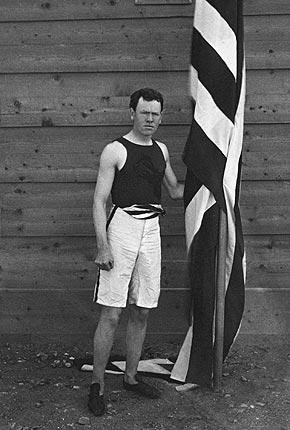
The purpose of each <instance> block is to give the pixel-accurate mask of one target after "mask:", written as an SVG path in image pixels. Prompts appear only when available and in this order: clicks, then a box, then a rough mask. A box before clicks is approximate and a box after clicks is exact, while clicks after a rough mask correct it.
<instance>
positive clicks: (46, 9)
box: [0, 0, 290, 22]
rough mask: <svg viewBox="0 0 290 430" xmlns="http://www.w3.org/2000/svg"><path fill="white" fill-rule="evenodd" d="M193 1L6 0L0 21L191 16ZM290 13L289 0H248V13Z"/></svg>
mask: <svg viewBox="0 0 290 430" xmlns="http://www.w3.org/2000/svg"><path fill="white" fill-rule="evenodd" d="M193 8H194V1H193V4H189V5H182V7H181V6H180V5H178V4H177V5H171V4H166V5H162V6H159V5H155V6H154V5H150V6H144V5H137V6H136V5H135V4H134V1H126V2H119V1H111V2H108V1H107V0H98V1H97V2H96V1H95V2H92V1H91V0H82V1H80V0H69V1H68V0H49V1H45V2H44V1H40V0H25V3H23V1H21V0H10V1H9V2H7V1H6V0H1V1H0V21H2V22H5V21H8V22H9V21H52V20H82V19H85V20H87V19H113V18H138V17H150V18H154V17H156V16H159V17H162V16H163V17H169V16H192V14H193ZM287 13H288V14H289V13H290V6H289V2H288V0H267V1H265V0H246V1H245V2H244V14H245V15H270V14H274V15H278V14H287Z"/></svg>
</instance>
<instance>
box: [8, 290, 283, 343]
mask: <svg viewBox="0 0 290 430" xmlns="http://www.w3.org/2000/svg"><path fill="white" fill-rule="evenodd" d="M0 296H1V302H2V304H3V311H2V312H1V315H0V322H1V324H0V327H1V328H0V334H8V333H9V334H23V335H25V334H32V333H33V334H34V335H43V334H45V335H47V336H51V335H53V334H60V333H61V334H65V333H67V334H70V333H74V334H75V335H79V334H81V333H83V334H84V335H85V336H86V337H88V336H91V337H92V336H93V332H94V329H95V325H96V317H97V314H98V307H97V306H96V305H95V304H93V303H92V301H91V293H90V292H88V291H82V290H80V291H76V292H70V293H69V294H68V292H67V291H50V292H45V291H41V292H40V291H27V292H23V293H19V291H15V292H13V291H1V292H0ZM289 298H290V291H289V290H288V291H283V290H282V291H281V290H278V291H266V292H265V291H263V292H259V291H255V290H254V291H253V290H248V291H247V295H246V309H245V313H244V318H243V322H242V328H241V333H243V334H244V333H247V334H254V333H260V334H286V333H289V327H290V324H289V323H290V315H289V306H288V303H289ZM187 301H188V293H187V292H186V291H184V292H180V291H178V292H177V291H163V292H162V294H161V298H160V304H159V308H157V309H154V310H152V311H151V313H150V316H149V324H148V334H150V333H159V334H160V335H163V334H167V335H168V334H169V335H170V334H172V335H175V334H178V333H180V334H181V333H184V334H185V333H186V330H187V327H188V325H187V313H186V309H187ZM125 321H126V314H125V313H123V315H122V321H121V323H120V328H119V333H120V332H122V331H124V329H125Z"/></svg>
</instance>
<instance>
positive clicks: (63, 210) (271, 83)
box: [0, 0, 290, 339]
mask: <svg viewBox="0 0 290 430" xmlns="http://www.w3.org/2000/svg"><path fill="white" fill-rule="evenodd" d="M153 3H154V2H153ZM155 3H158V1H157V2H156V1H155ZM161 3H162V2H161ZM163 3H164V2H163ZM165 3H166V2H165ZM168 3H170V2H168ZM192 14H193V5H192V4H191V5H190V4H189V5H186V4H183V5H182V4H179V5H173V4H163V5H158V4H155V5H154V4H153V5H138V6H137V5H135V4H134V0H99V1H96V0H95V1H91V0H70V1H67V0H48V1H45V0H26V1H25V2H23V1H20V0H9V1H8V0H0V58H1V62H0V94H1V101H0V109H1V115H0V120H1V124H0V126H1V128H0V151H1V157H0V204H1V218H0V220H1V238H0V258H1V262H0V266H1V267H0V299H1V302H0V306H1V313H0V333H1V334H2V335H5V334H13V335H18V336H19V335H20V336H22V335H37V336H39V339H46V337H47V336H62V337H65V336H69V335H70V336H71V335H73V336H77V335H78V336H83V335H85V336H86V337H87V338H88V339H90V337H91V335H92V333H93V330H94V326H95V321H96V318H97V309H96V308H97V307H96V305H94V304H93V303H92V292H93V286H94V280H95V276H96V270H95V266H94V263H93V259H94V254H95V238H94V231H93V224H92V214H91V212H92V211H91V207H92V197H93V190H94V185H95V180H96V176H97V165H98V159H99V155H100V152H101V150H102V148H103V146H104V145H105V143H107V142H109V141H110V140H112V139H113V138H115V137H117V136H120V135H122V134H124V133H125V132H126V131H127V130H128V129H129V127H130V118H129V115H128V108H127V105H128V96H129V95H130V94H131V92H132V91H134V90H136V89H137V88H139V87H141V86H145V85H146V86H152V87H156V88H157V89H159V90H160V91H161V92H163V93H164V95H165V98H166V111H165V116H164V121H163V125H162V126H161V128H160V131H159V132H158V137H159V138H160V139H162V140H163V141H164V142H166V143H167V144H168V148H169V151H170V153H171V158H172V164H173V167H174V169H175V171H176V173H177V175H178V177H179V179H180V180H183V179H184V174H185V169H184V166H183V164H182V162H181V152H182V150H183V146H184V143H185V140H186V136H187V133H188V129H189V123H190V117H191V115H190V105H189V100H188V96H187V79H188V76H187V70H188V60H189V49H190V37H191V25H192ZM289 16H290V4H289V1H288V0H245V32H246V52H247V69H248V70H247V102H246V115H245V120H246V125H245V139H244V156H243V160H244V167H243V184H242V198H241V209H242V216H243V225H244V233H245V242H246V248H247V255H248V280H247V306H246V311H245V314H244V320H243V326H242V332H243V333H272V334H279V333H286V332H287V331H289V306H288V303H289V298H290V286H289V278H290V276H289V274H290V259H289V256H290V255H289V254H290V253H289V250H290V241H289V238H290V236H289V234H290V225H289V219H290V217H289V214H290V192H289V191H290V187H289V179H290V167H289V154H290V149H289V132H290V114H289V113H290V100H289V93H290V79H289V68H290V48H289V40H290V20H289ZM287 161H288V162H287ZM164 204H165V206H167V209H168V216H167V217H166V218H165V219H164V220H163V221H162V234H163V263H162V294H161V301H160V308H159V309H158V310H156V311H153V312H152V316H151V319H150V325H149V336H151V337H152V338H155V339H156V338H157V337H158V336H160V335H162V336H163V337H164V338H165V337H166V338H169V339H173V338H175V337H176V336H180V335H182V334H183V333H184V332H185V329H186V318H185V316H184V312H183V311H184V308H185V303H186V300H187V297H188V291H187V289H186V275H185V273H186V268H185V264H186V258H185V245H184V236H183V234H184V230H183V209H182V205H181V203H180V202H173V201H169V200H168V198H167V197H165V198H164ZM121 331H122V328H121Z"/></svg>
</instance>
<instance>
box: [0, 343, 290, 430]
mask: <svg viewBox="0 0 290 430" xmlns="http://www.w3.org/2000/svg"><path fill="white" fill-rule="evenodd" d="M289 344H290V342H289V340H288V344H287V341H285V338H278V337H276V338H274V339H273V338H270V337H263V338H262V337H260V338H259V339H258V341H257V339H255V340H253V339H252V338H248V337H243V338H238V340H237V341H236V343H235V345H234V347H233V348H232V350H231V353H230V355H229V356H228V358H227V361H226V363H225V364H224V369H223V381H222V390H221V391H220V392H218V393H216V392H213V391H211V390H209V389H197V390H194V391H189V392H186V393H183V394H180V393H178V392H177V391H176V390H175V387H176V384H172V383H169V382H167V381H164V380H161V379H156V378H146V379H149V380H150V383H152V384H153V385H156V386H158V387H159V388H160V390H161V391H162V397H161V399H160V400H157V401H156V400H144V399H143V398H140V397H137V396H136V395H135V394H134V393H130V392H126V391H124V390H123V389H122V376H121V375H107V376H106V381H107V394H106V397H107V405H108V411H107V413H106V415H105V416H103V417H101V418H96V417H94V416H93V415H92V414H91V413H90V412H89V411H88V410H87V406H86V403H87V393H88V387H89V384H90V379H91V373H90V372H82V371H79V370H78V369H77V368H76V367H74V365H73V358H77V357H82V356H84V354H85V352H86V351H83V350H82V349H81V348H80V347H76V346H75V347H70V348H69V347H67V346H65V345H63V344H61V343H58V344H55V343H54V344H52V343H49V344H46V345H43V344H41V345H37V344H25V345H24V344H20V343H17V344H15V343H12V342H11V343H6V342H5V343H4V344H2V345H1V353H0V359H1V373H0V400H1V409H0V430H8V429H14V430H38V429H39V430H40V429H45V430H56V429H76V430H82V429H83V430H90V429H96V430H103V429H118V430H125V429H126V430H149V429H150V430H152V429H156V430H171V429H177V430H221V429H234V430H251V429H256V430H258V429H259V430H286V429H290V418H289V410H290V397H289V392H290V390H289V387H290V372H289V368H290V348H289ZM178 347H179V346H178V345H174V344H168V343H167V344H164V345H159V346H158V347H156V346H155V347H154V346H150V345H146V348H145V349H144V351H145V355H144V358H151V357H156V356H158V357H166V358H167V357H172V356H174V355H176V353H177V351H178Z"/></svg>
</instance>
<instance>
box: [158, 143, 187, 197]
mask: <svg viewBox="0 0 290 430" xmlns="http://www.w3.org/2000/svg"><path fill="white" fill-rule="evenodd" d="M162 151H163V154H164V157H165V161H166V168H165V174H164V179H163V184H164V186H165V188H166V189H167V191H168V194H169V195H170V197H171V198H172V199H182V198H183V192H184V184H182V183H181V182H178V181H177V178H176V176H175V173H174V171H173V169H172V167H171V164H170V159H169V153H168V150H167V148H166V146H165V145H163V147H162Z"/></svg>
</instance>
